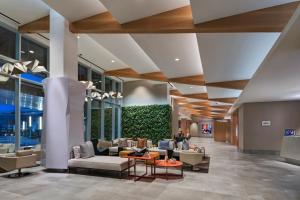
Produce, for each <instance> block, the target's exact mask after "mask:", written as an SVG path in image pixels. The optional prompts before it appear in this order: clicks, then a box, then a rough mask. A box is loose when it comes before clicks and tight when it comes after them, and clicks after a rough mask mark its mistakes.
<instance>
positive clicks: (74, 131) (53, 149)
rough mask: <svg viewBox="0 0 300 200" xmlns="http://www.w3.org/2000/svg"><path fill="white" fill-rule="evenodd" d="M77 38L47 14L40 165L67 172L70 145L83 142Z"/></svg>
mask: <svg viewBox="0 0 300 200" xmlns="http://www.w3.org/2000/svg"><path fill="white" fill-rule="evenodd" d="M77 76H78V62H77V38H76V35H75V34H73V33H71V32H70V31H69V22H68V21H67V20H66V19H65V18H64V17H62V16H61V15H60V14H58V13H57V12H55V11H53V10H51V12H50V77H49V78H47V79H46V80H45V81H44V92H45V106H44V122H45V123H44V124H45V126H44V132H43V136H42V149H43V157H42V158H43V159H42V164H43V166H45V167H46V168H47V169H58V170H60V169H67V168H68V159H70V152H71V149H72V146H74V145H80V144H82V143H83V142H84V126H83V117H84V116H83V113H84V111H83V108H84V107H83V106H84V98H85V88H86V87H85V85H84V84H82V83H80V82H79V81H78V80H77Z"/></svg>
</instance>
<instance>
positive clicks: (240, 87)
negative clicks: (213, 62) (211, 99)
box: [206, 80, 249, 90]
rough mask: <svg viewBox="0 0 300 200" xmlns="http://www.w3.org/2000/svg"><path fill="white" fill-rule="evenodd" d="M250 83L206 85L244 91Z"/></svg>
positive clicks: (239, 81)
mask: <svg viewBox="0 0 300 200" xmlns="http://www.w3.org/2000/svg"><path fill="white" fill-rule="evenodd" d="M248 82H249V80H236V81H224V82H215V83H206V86H212V87H220V88H227V89H236V90H243V89H244V88H245V87H246V85H247V83H248Z"/></svg>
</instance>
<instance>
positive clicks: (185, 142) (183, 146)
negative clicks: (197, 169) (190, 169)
mask: <svg viewBox="0 0 300 200" xmlns="http://www.w3.org/2000/svg"><path fill="white" fill-rule="evenodd" d="M182 149H183V150H189V142H188V141H187V140H183V141H182Z"/></svg>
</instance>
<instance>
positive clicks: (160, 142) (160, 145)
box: [158, 140, 170, 150]
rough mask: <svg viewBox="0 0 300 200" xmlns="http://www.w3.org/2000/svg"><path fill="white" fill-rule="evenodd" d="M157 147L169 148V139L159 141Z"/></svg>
mask: <svg viewBox="0 0 300 200" xmlns="http://www.w3.org/2000/svg"><path fill="white" fill-rule="evenodd" d="M158 148H159V149H161V150H168V149H169V148H170V145H169V141H165V140H161V141H159V146H158Z"/></svg>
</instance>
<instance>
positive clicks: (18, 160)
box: [0, 150, 37, 176]
mask: <svg viewBox="0 0 300 200" xmlns="http://www.w3.org/2000/svg"><path fill="white" fill-rule="evenodd" d="M36 161H37V155H36V154H34V152H33V151H32V150H20V151H17V152H16V154H15V155H5V156H0V171H1V172H10V171H13V170H18V173H17V175H18V176H22V175H24V174H23V173H22V172H21V169H23V168H28V167H34V166H36Z"/></svg>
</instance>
